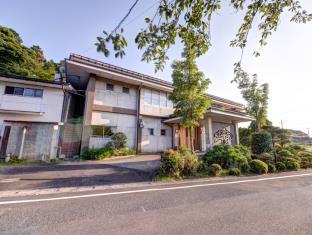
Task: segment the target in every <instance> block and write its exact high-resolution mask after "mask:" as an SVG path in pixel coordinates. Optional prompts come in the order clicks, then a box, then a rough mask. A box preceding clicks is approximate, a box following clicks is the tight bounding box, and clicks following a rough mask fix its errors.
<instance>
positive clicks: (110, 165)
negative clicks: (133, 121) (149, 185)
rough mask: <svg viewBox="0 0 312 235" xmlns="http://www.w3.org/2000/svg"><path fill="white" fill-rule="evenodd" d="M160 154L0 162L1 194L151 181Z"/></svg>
mask: <svg viewBox="0 0 312 235" xmlns="http://www.w3.org/2000/svg"><path fill="white" fill-rule="evenodd" d="M159 159H160V156H158V155H140V156H138V157H132V158H123V159H110V160H104V161H87V162H65V163H61V164H57V165H52V164H51V165H27V166H5V167H4V166H0V196H2V195H4V191H6V192H10V194H12V193H13V194H14V193H15V194H21V193H22V192H23V191H25V190H31V191H32V190H33V191H34V192H36V191H37V192H38V190H39V191H40V190H48V191H49V189H50V190H51V189H53V190H57V191H58V190H59V189H62V188H67V189H71V190H72V189H79V188H82V187H84V188H90V189H94V188H95V187H99V186H108V187H113V186H116V185H124V184H131V183H132V184H137V183H140V182H149V181H151V179H152V177H153V175H154V174H155V172H156V171H157V169H158V167H159Z"/></svg>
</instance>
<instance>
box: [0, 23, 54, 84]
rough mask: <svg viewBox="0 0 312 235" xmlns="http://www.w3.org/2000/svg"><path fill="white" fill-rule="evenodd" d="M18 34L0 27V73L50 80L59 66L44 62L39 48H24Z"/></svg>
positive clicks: (51, 62)
mask: <svg viewBox="0 0 312 235" xmlns="http://www.w3.org/2000/svg"><path fill="white" fill-rule="evenodd" d="M22 42H23V41H22V39H21V38H20V36H19V34H18V33H17V32H16V31H14V30H13V29H10V28H7V27H4V26H1V25H0V73H1V74H6V75H12V74H13V75H22V76H28V77H34V78H40V79H47V80H51V79H54V75H55V73H56V72H57V68H58V66H59V64H57V63H55V62H54V61H53V60H49V61H48V60H46V59H45V57H44V55H43V51H42V49H41V48H40V47H39V46H32V47H29V48H28V47H26V46H24V45H23V44H22Z"/></svg>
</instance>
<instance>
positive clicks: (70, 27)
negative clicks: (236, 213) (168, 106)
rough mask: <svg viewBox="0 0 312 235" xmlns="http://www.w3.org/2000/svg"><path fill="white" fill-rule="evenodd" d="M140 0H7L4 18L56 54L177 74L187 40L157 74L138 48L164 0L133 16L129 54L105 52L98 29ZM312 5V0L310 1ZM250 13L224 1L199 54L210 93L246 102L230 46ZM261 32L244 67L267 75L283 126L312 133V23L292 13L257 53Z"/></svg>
mask: <svg viewBox="0 0 312 235" xmlns="http://www.w3.org/2000/svg"><path fill="white" fill-rule="evenodd" d="M132 2H133V1H132V0H114V1H108V0H106V1H105V0H89V1H87V0H66V1H62V0H54V1H53V0H50V1H42V0H27V1H21V0H3V1H1V14H0V24H1V25H4V26H7V27H11V28H13V29H14V30H16V31H17V32H18V33H19V34H20V36H21V37H22V39H23V41H24V44H25V45H27V46H31V45H33V44H36V45H39V46H40V47H41V48H42V49H43V50H44V52H45V55H46V57H47V58H48V59H54V60H56V61H58V60H60V59H64V58H67V57H68V56H69V54H70V53H77V54H81V55H85V56H88V57H91V58H94V59H99V60H102V61H104V62H108V63H112V64H114V65H118V66H122V67H125V68H128V69H132V70H135V71H138V72H142V73H146V74H149V75H152V76H156V77H159V78H162V79H165V80H168V81H170V80H171V76H170V75H171V68H170V64H171V62H172V60H174V59H179V58H180V54H181V47H179V46H177V47H174V48H172V49H171V50H170V51H169V56H170V61H169V63H168V65H167V67H166V69H165V70H164V71H163V72H161V73H157V74H154V67H153V64H147V63H145V62H141V61H140V59H141V53H142V52H141V51H138V50H137V49H136V45H135V44H134V37H135V35H136V32H137V31H138V30H139V29H140V28H142V27H143V26H144V18H145V17H146V16H148V15H150V14H152V13H153V12H154V10H155V8H156V3H157V2H158V1H157V0H141V1H140V2H139V4H138V6H137V8H135V10H134V11H133V13H132V14H131V16H130V17H129V18H128V19H127V21H126V22H125V25H126V27H125V31H126V34H125V35H126V36H127V37H128V43H129V47H128V49H127V50H126V53H127V55H126V57H125V58H123V59H122V60H120V59H115V58H114V57H110V58H105V57H104V56H103V55H101V54H99V53H97V52H96V50H95V46H93V45H94V43H95V41H96V36H98V35H101V32H102V30H103V29H106V30H107V31H109V30H111V29H112V28H113V27H114V26H115V25H116V23H118V21H119V20H120V19H121V17H122V16H123V15H124V14H125V13H126V12H127V10H128V8H129V6H130V5H131V4H132ZM301 2H302V4H303V6H304V7H305V8H306V9H307V10H310V11H312V1H309V0H302V1H301ZM241 18H242V15H240V14H237V13H235V12H234V10H233V9H231V8H229V7H228V6H227V5H224V6H223V8H222V10H221V11H220V12H219V13H218V14H217V15H215V17H214V19H213V21H212V29H211V32H212V43H213V46H212V48H211V49H210V50H209V52H208V53H207V54H206V55H204V56H203V57H201V58H199V59H198V66H199V68H200V69H201V70H202V71H203V72H204V73H205V75H206V76H207V77H209V78H210V79H211V81H212V84H211V86H210V87H209V90H208V92H209V93H211V94H215V95H218V96H222V97H225V98H228V99H231V100H235V101H239V102H243V100H242V98H241V95H240V93H239V90H238V89H237V88H236V86H235V84H231V82H230V81H231V80H232V78H233V64H234V63H235V62H236V61H237V60H238V59H239V55H240V51H239V50H238V49H236V48H231V47H229V42H230V41H231V40H232V39H233V38H234V36H235V33H236V30H237V29H238V27H239V24H240V22H241ZM258 38H259V35H258V33H257V32H256V31H252V32H251V33H250V38H249V44H248V48H247V49H246V51H245V56H244V61H243V66H244V68H245V69H246V70H247V71H248V72H250V73H252V74H253V73H257V74H258V79H259V81H260V82H268V83H269V84H270V102H269V119H270V120H272V121H273V123H274V124H275V125H280V121H281V120H283V122H284V126H285V127H287V128H294V129H300V130H303V131H305V132H307V128H310V132H311V133H312V78H311V72H312V71H311V70H312V60H311V55H312V46H311V41H312V23H310V24H306V25H298V24H295V23H290V22H289V17H288V15H287V13H285V14H284V15H283V17H282V19H281V22H280V26H279V29H278V31H277V32H276V33H275V34H274V35H273V36H272V37H271V38H270V39H269V44H268V46H266V47H265V48H264V49H263V50H262V55H261V57H260V58H254V57H253V56H252V52H253V51H254V50H255V49H257V48H258V45H257V40H258Z"/></svg>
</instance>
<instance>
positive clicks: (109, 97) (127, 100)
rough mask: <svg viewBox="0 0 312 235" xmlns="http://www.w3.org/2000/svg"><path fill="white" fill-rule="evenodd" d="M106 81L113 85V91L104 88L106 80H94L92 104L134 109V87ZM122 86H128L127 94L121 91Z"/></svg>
mask: <svg viewBox="0 0 312 235" xmlns="http://www.w3.org/2000/svg"><path fill="white" fill-rule="evenodd" d="M108 83H109V84H113V85H114V91H109V90H107V89H106V84H107V82H106V81H101V80H99V79H97V80H96V83H95V94H94V104H97V105H106V106H112V107H120V108H127V109H134V110H135V109H136V102H137V98H136V96H137V91H136V89H135V88H134V87H132V86H128V85H127V84H125V85H120V84H116V83H114V82H113V81H109V82H108ZM123 87H127V88H129V94H126V93H123V92H122V88H123Z"/></svg>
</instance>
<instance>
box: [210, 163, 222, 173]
mask: <svg viewBox="0 0 312 235" xmlns="http://www.w3.org/2000/svg"><path fill="white" fill-rule="evenodd" d="M209 169H210V172H211V174H212V175H213V176H219V175H220V174H221V172H222V167H221V166H220V165H219V164H216V163H214V164H211V165H210V167H209Z"/></svg>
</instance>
